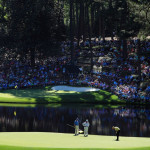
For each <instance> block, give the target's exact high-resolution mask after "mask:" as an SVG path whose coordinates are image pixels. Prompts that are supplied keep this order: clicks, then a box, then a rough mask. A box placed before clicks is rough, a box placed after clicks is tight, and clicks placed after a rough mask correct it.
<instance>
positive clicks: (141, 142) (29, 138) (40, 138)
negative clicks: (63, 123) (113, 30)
mask: <svg viewBox="0 0 150 150" xmlns="http://www.w3.org/2000/svg"><path fill="white" fill-rule="evenodd" d="M115 138H116V137H114V136H98V135H89V136H88V137H84V136H83V134H81V135H79V136H74V135H73V134H62V133H45V132H4V133H1V134H0V139H1V140H0V149H1V150H6V149H7V150H10V149H11V150H35V149H36V150H48V149H54V150H56V149H68V150H69V149H74V150H82V149H84V150H89V149H95V150H106V149H108V150H112V149H115V150H116V149H117V150H135V149H138V150H149V149H150V142H149V141H150V138H137V137H120V141H115Z"/></svg>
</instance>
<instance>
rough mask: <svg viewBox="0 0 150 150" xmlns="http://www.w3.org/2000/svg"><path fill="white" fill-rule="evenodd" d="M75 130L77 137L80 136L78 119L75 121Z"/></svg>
mask: <svg viewBox="0 0 150 150" xmlns="http://www.w3.org/2000/svg"><path fill="white" fill-rule="evenodd" d="M74 128H75V136H76V135H79V119H78V118H76V120H75V121H74Z"/></svg>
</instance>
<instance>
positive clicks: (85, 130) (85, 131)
mask: <svg viewBox="0 0 150 150" xmlns="http://www.w3.org/2000/svg"><path fill="white" fill-rule="evenodd" d="M82 125H83V126H84V136H85V137H87V136H88V128H89V126H90V123H89V121H88V119H86V121H85V122H83V123H82Z"/></svg>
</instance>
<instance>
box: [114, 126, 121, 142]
mask: <svg viewBox="0 0 150 150" xmlns="http://www.w3.org/2000/svg"><path fill="white" fill-rule="evenodd" d="M112 129H113V130H115V131H116V136H117V139H116V141H119V133H120V128H119V127H114V126H113V127H112Z"/></svg>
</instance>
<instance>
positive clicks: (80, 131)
mask: <svg viewBox="0 0 150 150" xmlns="http://www.w3.org/2000/svg"><path fill="white" fill-rule="evenodd" d="M67 126H70V127H72V128H75V127H74V126H72V125H70V124H67ZM79 133H83V131H82V130H81V129H79Z"/></svg>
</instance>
